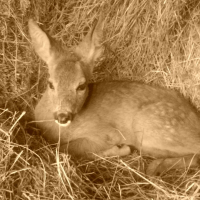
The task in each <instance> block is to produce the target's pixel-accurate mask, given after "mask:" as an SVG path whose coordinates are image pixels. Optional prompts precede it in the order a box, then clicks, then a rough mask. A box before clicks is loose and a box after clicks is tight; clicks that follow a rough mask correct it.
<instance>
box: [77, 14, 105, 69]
mask: <svg viewBox="0 0 200 200" xmlns="http://www.w3.org/2000/svg"><path fill="white" fill-rule="evenodd" d="M103 25H104V23H103V17H102V16H101V17H100V18H99V20H98V22H97V23H96V25H95V26H94V27H93V28H92V29H91V30H90V31H89V32H88V34H87V35H86V36H85V38H84V39H83V40H82V42H81V43H80V44H79V45H78V46H77V47H76V48H75V52H76V53H77V54H78V55H79V56H80V57H81V59H82V61H83V62H85V63H87V64H91V63H93V62H95V61H96V60H98V58H100V57H101V56H102V54H103V52H104V46H103V45H102V42H103ZM92 70H93V69H92ZM92 70H91V71H92Z"/></svg>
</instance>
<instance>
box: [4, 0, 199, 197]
mask: <svg viewBox="0 0 200 200" xmlns="http://www.w3.org/2000/svg"><path fill="white" fill-rule="evenodd" d="M101 11H103V12H104V14H105V45H106V52H105V56H104V59H103V60H102V62H101V63H99V65H98V66H97V67H96V70H95V73H94V76H93V80H92V81H105V80H111V79H120V80H123V79H131V80H139V81H142V82H145V83H148V84H153V85H161V86H163V87H168V88H172V89H176V90H178V91H180V92H181V93H182V94H183V95H184V96H185V97H186V98H190V99H191V101H192V103H193V104H194V105H195V106H196V107H197V109H200V92H199V90H200V87H199V84H200V65H199V61H200V60H199V56H200V47H199V45H200V2H199V1H198V0H162V1H160V0H151V1H148V0H104V1H103V0H78V1H77V0H51V1H48V0H40V1H37V0H18V1H15V0H9V1H8V0H0V199H127V200H128V199H162V200H164V199H198V198H199V196H200V194H199V193H200V190H199V189H200V181H199V180H200V172H199V169H198V168H197V169H183V170H173V171H172V170H171V171H169V172H167V173H165V174H162V175H161V176H160V177H148V176H146V175H145V174H144V173H142V171H144V169H145V167H146V165H147V164H148V162H149V160H148V159H144V158H142V157H141V156H140V155H137V154H136V155H135V156H133V155H132V156H127V157H125V158H109V159H99V160H97V161H94V162H88V161H82V162H75V161H72V160H71V159H70V157H69V156H68V155H64V154H58V152H57V150H56V148H52V147H50V146H49V145H48V144H47V143H46V142H45V141H44V140H43V139H42V137H41V136H40V131H39V130H38V129H37V128H36V127H35V125H34V124H33V123H31V120H32V119H33V108H34V106H35V104H36V103H37V101H38V100H39V98H40V97H41V94H42V92H43V91H44V89H45V85H46V79H47V77H48V75H47V68H46V66H45V64H44V63H43V62H42V61H41V60H40V59H39V58H38V57H37V56H36V54H35V53H34V51H33V49H32V47H31V45H30V38H29V36H28V31H27V21H28V19H29V18H34V19H35V20H37V21H38V22H40V23H41V25H42V26H43V28H44V29H46V30H47V31H48V32H49V33H50V34H51V35H52V36H53V37H54V38H56V39H57V40H59V41H61V42H62V43H63V44H65V45H68V46H71V45H75V44H77V43H78V42H79V41H80V40H81V38H82V37H83V36H84V34H85V33H86V32H87V30H88V28H89V27H91V26H92V24H93V23H94V21H95V19H97V18H98V16H99V13H100V12H101Z"/></svg>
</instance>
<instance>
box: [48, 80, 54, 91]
mask: <svg viewBox="0 0 200 200" xmlns="http://www.w3.org/2000/svg"><path fill="white" fill-rule="evenodd" d="M48 85H49V88H50V89H52V90H54V89H55V88H54V86H53V83H52V82H51V81H48Z"/></svg>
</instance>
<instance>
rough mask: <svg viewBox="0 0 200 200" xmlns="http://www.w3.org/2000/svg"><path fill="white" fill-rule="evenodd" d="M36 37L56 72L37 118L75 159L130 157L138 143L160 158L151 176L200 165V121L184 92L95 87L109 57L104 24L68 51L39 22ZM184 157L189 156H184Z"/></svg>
mask: <svg viewBox="0 0 200 200" xmlns="http://www.w3.org/2000/svg"><path fill="white" fill-rule="evenodd" d="M29 33H30V36H31V40H32V44H33V47H34V49H35V51H36V53H37V54H38V55H39V56H40V58H41V59H42V60H44V61H45V62H46V63H47V65H48V69H49V75H50V76H49V80H48V87H47V89H46V91H45V92H44V94H43V96H42V98H41V100H40V101H39V103H38V104H37V106H36V108H35V119H36V121H37V122H38V126H39V127H40V128H41V129H42V130H43V135H44V137H45V138H46V139H47V140H48V141H49V142H50V143H57V142H59V144H60V150H61V151H64V152H68V153H70V154H71V155H72V156H75V157H90V158H94V154H97V155H100V156H125V155H128V154H130V153H131V148H130V147H131V146H134V147H135V148H137V149H138V150H139V151H140V152H141V153H142V154H145V155H151V156H154V157H156V158H158V160H155V161H153V162H152V163H151V164H150V166H149V167H148V169H147V173H148V174H157V173H160V172H162V171H164V170H166V169H167V168H168V167H170V166H173V164H174V163H176V162H177V161H178V160H180V162H178V163H177V164H176V165H175V166H173V167H174V168H175V167H177V168H180V167H184V166H189V165H191V166H196V165H198V161H199V159H198V156H194V155H196V154H199V153H200V117H199V114H198V112H197V110H196V109H195V108H194V107H193V106H192V105H191V104H190V103H189V102H188V101H187V100H185V99H184V98H183V97H182V96H181V95H179V94H178V93H177V92H175V91H172V90H168V89H165V88H160V87H154V86H150V85H146V84H143V83H138V82H130V81H111V82H101V83H94V84H89V83H88V82H89V79H90V77H91V75H92V72H93V68H94V63H95V61H97V60H98V59H99V58H100V57H101V56H102V53H103V52H104V46H103V45H102V35H103V21H102V19H100V20H99V21H98V23H97V24H96V25H95V26H94V28H93V29H92V30H91V31H90V32H89V33H88V34H87V35H86V36H85V38H84V39H83V41H82V42H81V43H80V44H79V45H78V46H75V47H72V48H70V49H67V48H65V47H62V46H61V45H60V44H59V43H58V42H57V41H55V40H54V39H52V38H51V37H50V36H48V35H47V34H46V33H45V32H44V31H43V30H42V29H41V28H40V27H39V26H38V25H37V24H36V22H34V21H33V20H29ZM180 158H183V159H180Z"/></svg>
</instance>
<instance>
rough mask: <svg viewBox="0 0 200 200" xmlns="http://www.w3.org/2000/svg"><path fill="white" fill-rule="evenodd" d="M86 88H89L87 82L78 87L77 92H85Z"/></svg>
mask: <svg viewBox="0 0 200 200" xmlns="http://www.w3.org/2000/svg"><path fill="white" fill-rule="evenodd" d="M86 86H87V84H86V82H85V83H82V84H80V85H79V86H78V87H77V89H76V90H79V91H83V90H85V88H86Z"/></svg>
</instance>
